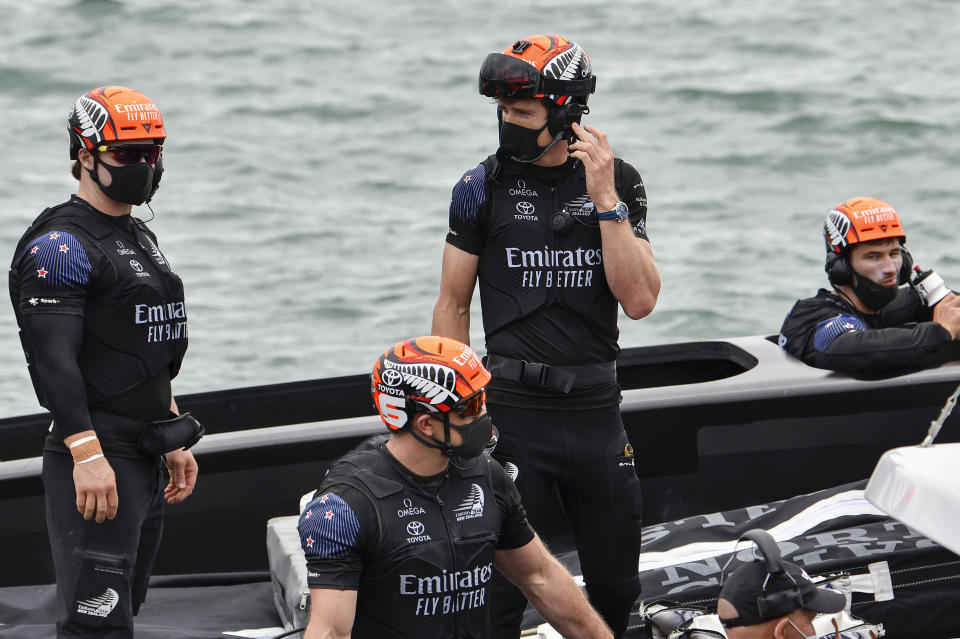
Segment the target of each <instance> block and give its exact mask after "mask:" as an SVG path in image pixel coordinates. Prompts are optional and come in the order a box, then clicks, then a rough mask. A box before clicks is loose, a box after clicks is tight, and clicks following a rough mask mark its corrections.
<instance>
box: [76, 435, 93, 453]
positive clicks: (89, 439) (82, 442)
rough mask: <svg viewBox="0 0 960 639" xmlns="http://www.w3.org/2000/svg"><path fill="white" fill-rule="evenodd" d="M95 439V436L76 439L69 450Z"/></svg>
mask: <svg viewBox="0 0 960 639" xmlns="http://www.w3.org/2000/svg"><path fill="white" fill-rule="evenodd" d="M96 438H97V436H96V435H88V436H87V437H81V438H80V439H78V440H77V441H75V442H73V443H72V444H70V450H73V449H74V448H76V447H77V446H79V445H80V444H86V443H87V442H92V441H93V440H95V439H96Z"/></svg>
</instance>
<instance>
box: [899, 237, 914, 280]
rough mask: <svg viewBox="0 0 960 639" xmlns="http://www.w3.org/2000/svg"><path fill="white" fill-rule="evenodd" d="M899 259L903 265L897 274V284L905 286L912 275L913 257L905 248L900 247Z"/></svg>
mask: <svg viewBox="0 0 960 639" xmlns="http://www.w3.org/2000/svg"><path fill="white" fill-rule="evenodd" d="M900 257H901V259H902V260H903V263H902V264H901V265H900V272H899V273H897V284H906V283H907V282H909V281H910V276H911V275H912V274H913V256H912V255H910V251H908V250H907V247H906V246H903V245H902V244H901V245H900Z"/></svg>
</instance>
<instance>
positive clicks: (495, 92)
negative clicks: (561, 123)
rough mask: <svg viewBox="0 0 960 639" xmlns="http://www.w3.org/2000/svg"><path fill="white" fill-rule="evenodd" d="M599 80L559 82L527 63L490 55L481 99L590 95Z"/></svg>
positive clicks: (483, 68) (482, 69)
mask: <svg viewBox="0 0 960 639" xmlns="http://www.w3.org/2000/svg"><path fill="white" fill-rule="evenodd" d="M596 86H597V78H596V77H595V76H590V77H589V78H585V79H580V80H556V79H554V78H546V77H544V76H543V74H542V73H540V71H539V70H538V69H537V68H536V67H535V66H533V65H532V64H530V63H529V62H526V61H525V60H521V59H520V58H514V57H513V56H509V55H506V54H504V53H491V54H490V55H488V56H487V58H486V59H485V60H484V61H483V65H482V66H481V67H480V95H485V96H487V97H490V98H506V99H511V100H512V99H517V98H534V97H536V96H538V95H589V94H591V93H593V91H594V89H595V88H596Z"/></svg>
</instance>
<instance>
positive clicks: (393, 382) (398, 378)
mask: <svg viewBox="0 0 960 639" xmlns="http://www.w3.org/2000/svg"><path fill="white" fill-rule="evenodd" d="M380 379H382V380H383V383H384V384H386V385H387V386H399V385H400V384H401V383H403V374H402V373H401V372H400V371H398V370H396V369H393V368H388V369H386V370H385V371H383V373H382V374H381V375H380Z"/></svg>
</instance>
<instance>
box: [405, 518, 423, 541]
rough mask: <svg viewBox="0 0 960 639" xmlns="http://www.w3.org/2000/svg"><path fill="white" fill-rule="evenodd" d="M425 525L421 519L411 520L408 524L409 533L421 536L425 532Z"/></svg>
mask: <svg viewBox="0 0 960 639" xmlns="http://www.w3.org/2000/svg"><path fill="white" fill-rule="evenodd" d="M423 531H424V526H423V524H421V523H420V522H419V521H411V522H410V523H409V524H407V534H408V535H411V536H413V537H419V536H420V535H422V534H423Z"/></svg>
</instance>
